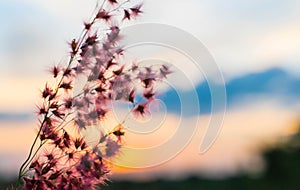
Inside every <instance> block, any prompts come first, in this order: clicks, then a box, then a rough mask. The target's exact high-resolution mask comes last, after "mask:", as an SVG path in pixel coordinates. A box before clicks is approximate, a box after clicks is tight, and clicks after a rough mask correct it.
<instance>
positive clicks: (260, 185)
mask: <svg viewBox="0 0 300 190" xmlns="http://www.w3.org/2000/svg"><path fill="white" fill-rule="evenodd" d="M95 2H96V1H95V0H84V1H83V0H63V1H62V0H51V1H50V0H43V1H39V0H1V1H0V23H1V28H2V29H1V30H0V42H1V43H0V89H1V93H0V187H1V188H0V189H5V187H6V185H7V184H9V183H10V182H12V181H14V178H15V177H16V176H17V170H18V167H19V166H20V164H21V163H22V161H24V159H25V156H26V155H27V153H28V149H29V147H30V144H31V143H32V139H33V138H34V135H35V130H36V127H37V121H36V119H35V116H34V114H33V113H34V109H35V105H36V103H37V102H38V100H39V99H40V89H41V88H42V87H43V86H44V84H45V82H46V81H47V80H48V78H49V74H48V73H47V70H48V69H49V68H50V67H51V66H52V65H53V64H57V63H63V62H64V60H65V59H66V57H67V55H68V43H67V42H70V41H71V40H72V39H73V38H74V37H77V36H78V35H79V33H80V31H81V29H82V23H83V21H86V19H87V18H89V16H90V14H91V11H92V10H93V9H94V5H95ZM142 10H143V12H144V13H143V15H142V17H140V18H138V19H137V20H136V22H135V23H144V22H155V23H163V24H168V25H172V26H175V27H178V28H180V29H183V30H185V31H187V32H189V33H190V34H192V35H194V36H195V37H196V38H198V39H199V40H200V41H201V42H202V43H203V44H204V45H205V46H206V48H207V49H208V51H209V52H210V53H211V54H212V56H213V57H214V59H215V62H216V63H217V64H218V66H219V67H220V71H221V72H222V74H223V76H224V80H225V87H226V91H227V110H226V115H225V118H224V121H223V126H222V129H221V132H220V133H219V135H218V138H217V139H216V141H215V143H214V144H213V146H212V147H210V149H209V150H208V151H206V152H205V153H203V154H199V145H200V143H201V140H202V139H203V134H204V132H205V127H206V126H207V123H208V122H209V120H210V117H211V113H210V112H209V111H210V103H211V98H210V93H209V87H208V86H207V83H206V81H205V79H203V77H202V74H199V78H198V79H197V80H195V81H196V84H195V88H194V89H186V88H182V89H180V88H179V89H177V90H184V91H185V92H186V93H187V94H188V93H189V92H192V91H196V92H197V94H198V95H199V103H200V109H201V111H200V113H199V114H195V113H188V114H185V115H184V116H182V115H180V112H179V110H180V108H178V107H176V106H172V105H174V101H175V100H176V97H175V96H174V93H173V92H172V91H171V90H170V91H168V90H167V91H165V93H164V94H163V95H162V100H163V101H164V102H165V104H166V105H167V107H168V110H167V115H166V118H167V121H166V124H165V125H166V127H168V125H170V126H169V127H172V126H171V125H172V124H174V123H176V122H177V121H178V120H179V119H182V120H184V121H185V122H186V126H187V127H189V123H194V122H193V121H195V120H198V121H199V123H198V125H199V126H197V131H196V132H195V134H194V135H193V137H192V139H191V141H190V143H189V144H188V145H187V146H186V148H185V149H184V150H183V151H182V152H180V153H179V154H177V155H176V156H175V157H174V158H172V159H171V160H169V161H167V162H164V163H162V164H160V165H158V166H155V167H150V168H145V169H129V168H120V167H115V168H113V175H112V176H111V181H112V182H108V184H109V186H108V187H105V189H141V188H143V189H200V188H202V189H272V190H274V189H289V190H292V189H295V190H296V189H297V190H298V189H299V187H300V182H299V177H298V176H299V175H300V141H299V137H300V135H299V134H300V127H299V126H300V119H299V116H300V114H299V113H300V112H299V111H300V64H299V63H300V35H299V34H300V2H299V1H297V0H288V1H280V0H243V1H240V0H227V1H222V0H215V1H209V0H189V1H171V0H165V1H159V0H151V1H150V0H145V1H144V7H143V9H142ZM166 56H167V58H166V59H168V60H169V61H170V62H171V63H173V62H176V63H174V64H177V65H180V64H184V63H182V61H183V60H180V59H176V60H174V58H173V59H172V55H166ZM174 56H175V55H174ZM170 57H171V58H170ZM190 72H192V71H190ZM179 86H180V85H179ZM183 86H184V85H183ZM189 106H193V102H191V105H189ZM158 114H159V113H158ZM212 114H214V113H212ZM159 132H161V133H159ZM166 132H167V131H165V133H166ZM162 133H164V130H162V131H158V132H157V134H155V135H156V137H161V138H162V139H158V140H157V138H149V137H148V138H147V136H142V137H134V138H135V139H125V143H128V144H130V143H131V144H133V145H134V144H138V145H141V146H144V147H147V146H153V145H156V144H157V143H158V142H161V141H162V140H164V138H167V137H168V135H166V134H165V133H164V134H162ZM150 135H151V134H150ZM129 137H130V135H129ZM129 137H127V138H129ZM145 139H146V140H145ZM155 140H157V141H158V142H157V141H155ZM144 141H146V142H144ZM125 156H126V155H125ZM137 157H139V159H140V160H145V159H151V158H146V157H142V156H140V155H137ZM128 159H130V158H128Z"/></svg>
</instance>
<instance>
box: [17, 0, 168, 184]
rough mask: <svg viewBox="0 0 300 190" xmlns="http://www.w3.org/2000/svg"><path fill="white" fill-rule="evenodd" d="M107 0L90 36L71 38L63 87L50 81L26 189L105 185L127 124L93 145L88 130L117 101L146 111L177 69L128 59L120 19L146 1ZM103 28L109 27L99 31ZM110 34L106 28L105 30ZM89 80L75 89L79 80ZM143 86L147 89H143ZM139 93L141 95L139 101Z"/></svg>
mask: <svg viewBox="0 0 300 190" xmlns="http://www.w3.org/2000/svg"><path fill="white" fill-rule="evenodd" d="M128 3H129V1H123V2H121V1H116V0H108V1H106V0H104V1H103V2H102V4H99V5H97V7H96V9H95V10H96V11H95V13H94V17H93V18H92V19H91V21H89V22H85V23H84V29H83V32H82V35H81V36H80V37H79V38H78V39H74V40H72V41H71V42H70V59H69V62H68V64H67V65H65V66H53V68H52V69H51V73H52V76H53V78H54V80H55V81H56V82H55V85H53V86H51V85H49V83H46V85H45V87H44V89H43V90H42V92H41V98H42V104H41V105H40V106H38V110H37V114H38V117H39V119H40V123H39V127H38V129H37V135H36V138H35V140H34V142H33V145H32V147H31V149H30V153H29V155H28V158H27V159H26V161H25V162H24V163H23V165H22V166H21V168H20V171H19V181H18V185H17V186H19V185H20V183H21V180H22V179H23V182H24V188H25V189H95V188H97V187H98V185H99V184H103V183H105V180H106V179H107V174H108V173H109V167H108V163H107V161H106V160H107V159H110V158H112V157H115V156H116V155H117V154H118V152H119V151H120V148H121V138H122V137H123V135H124V134H125V132H124V129H123V127H122V125H121V124H119V125H118V126H117V127H115V128H114V129H113V130H112V131H105V130H103V131H104V132H103V133H99V135H98V136H99V139H98V142H97V143H93V144H91V143H88V142H87V139H86V137H85V136H84V135H83V133H82V131H83V130H86V129H87V128H91V127H93V126H99V121H101V120H104V119H106V115H107V113H108V112H109V111H110V110H111V103H112V102H116V101H122V102H127V103H128V104H132V110H131V112H132V113H133V114H134V115H139V116H143V115H144V114H145V113H147V112H148V111H149V110H148V105H149V103H150V102H151V101H153V100H154V99H155V95H156V92H155V91H154V83H155V82H157V81H159V80H161V79H163V78H165V77H166V76H167V75H168V74H170V73H171V72H170V69H169V67H168V66H167V65H160V66H157V65H156V66H144V67H142V66H139V65H138V64H135V63H124V62H123V61H122V60H123V59H122V58H123V56H124V55H123V54H124V50H123V49H122V47H120V46H119V45H118V41H119V40H120V38H121V36H120V28H119V26H118V25H117V24H115V23H121V22H123V21H124V20H131V19H133V18H135V17H137V16H138V15H139V14H140V13H142V11H141V8H142V5H141V4H138V5H135V6H132V5H131V4H128ZM99 27H103V28H99ZM103 31H104V32H103ZM79 78H80V79H81V80H83V79H84V81H85V84H84V85H83V86H82V90H81V91H80V92H79V93H78V94H75V92H74V90H73V88H74V85H76V84H75V82H76V80H78V79H79ZM137 89H142V91H139V90H137ZM137 97H139V98H137Z"/></svg>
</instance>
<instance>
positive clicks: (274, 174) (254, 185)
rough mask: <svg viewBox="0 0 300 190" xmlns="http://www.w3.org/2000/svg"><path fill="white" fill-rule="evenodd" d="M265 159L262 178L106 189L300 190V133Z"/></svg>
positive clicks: (242, 176) (160, 182)
mask: <svg viewBox="0 0 300 190" xmlns="http://www.w3.org/2000/svg"><path fill="white" fill-rule="evenodd" d="M263 156H264V158H265V161H266V168H265V170H264V172H263V173H261V175H258V176H256V177H255V178H254V177H253V176H252V177H251V176H247V175H245V174H240V175H237V176H235V177H232V178H227V179H223V180H212V179H202V178H197V177H190V178H187V179H184V180H178V181H171V180H170V181H169V180H156V181H151V182H141V183H137V182H130V181H114V182H113V183H109V185H108V186H106V187H103V189H104V190H160V189H161V190H165V189H172V190H185V189H189V190H198V189H204V190H219V189H222V190H223V189H224V190H241V189H242V190H253V189H255V190H299V189H300V133H298V134H296V135H294V136H293V137H292V138H290V139H289V140H288V142H287V143H285V144H281V145H279V146H277V147H273V148H269V149H267V150H266V151H265V152H264V153H263ZM9 184H12V181H3V180H1V179H0V187H1V188H0V189H1V190H2V189H3V190H4V189H6V188H7V187H9Z"/></svg>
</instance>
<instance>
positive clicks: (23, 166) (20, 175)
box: [16, 115, 47, 188]
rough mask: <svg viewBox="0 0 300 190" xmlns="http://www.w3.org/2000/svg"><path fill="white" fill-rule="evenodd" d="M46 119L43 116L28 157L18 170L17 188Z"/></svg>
mask: <svg viewBox="0 0 300 190" xmlns="http://www.w3.org/2000/svg"><path fill="white" fill-rule="evenodd" d="M46 117H47V115H45V118H44V120H43V122H42V124H41V126H40V129H39V131H38V133H37V135H36V137H35V139H34V141H33V143H32V145H31V148H30V151H29V155H28V157H27V159H26V160H25V162H24V163H23V164H22V165H21V167H20V170H19V176H18V181H17V184H16V186H17V188H18V187H19V186H20V183H21V178H22V176H23V170H24V168H25V165H26V164H27V162H28V161H29V160H30V158H31V155H32V152H33V149H34V146H35V144H36V142H37V140H38V137H39V136H40V133H41V131H42V128H43V125H44V123H45V121H46Z"/></svg>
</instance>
